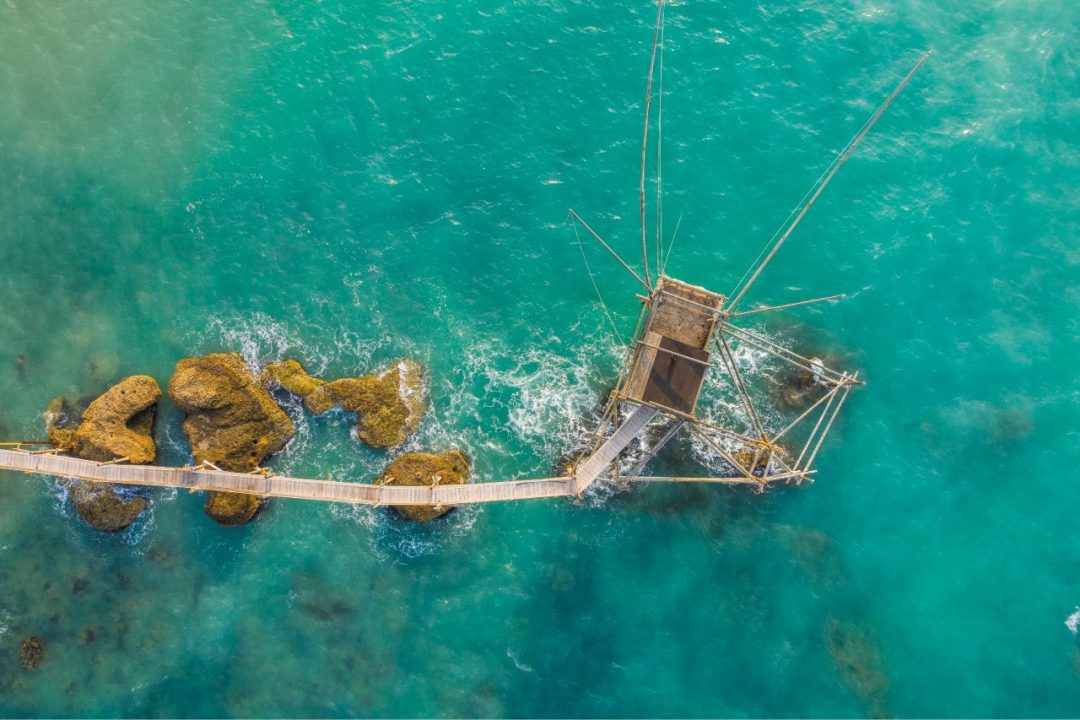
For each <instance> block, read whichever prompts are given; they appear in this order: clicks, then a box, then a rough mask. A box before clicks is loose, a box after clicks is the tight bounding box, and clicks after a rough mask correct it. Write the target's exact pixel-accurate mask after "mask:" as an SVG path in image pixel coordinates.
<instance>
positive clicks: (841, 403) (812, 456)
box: [806, 386, 851, 467]
mask: <svg viewBox="0 0 1080 720" xmlns="http://www.w3.org/2000/svg"><path fill="white" fill-rule="evenodd" d="M850 392H851V386H847V387H845V388H844V391H843V394H842V395H841V396H840V400H839V401H838V402H837V403H836V408H835V409H834V410H833V414H832V417H830V418H829V422H828V423H826V425H825V429H824V430H823V431H822V432H821V437H819V438H818V442H817V445H816V446H815V447H814V451H813V452H812V453H810V458H809V459H808V460H807V461H806V467H810V466H811V465H813V464H814V460H815V458H817V454H818V451H819V450H821V445H822V444H823V443H824V442H825V438H826V436H828V434H829V430H830V429H832V424H833V422H834V421H835V420H836V416H837V415H839V414H840V408H842V407H843V406H844V401H845V400H847V397H848V394H849V393H850Z"/></svg>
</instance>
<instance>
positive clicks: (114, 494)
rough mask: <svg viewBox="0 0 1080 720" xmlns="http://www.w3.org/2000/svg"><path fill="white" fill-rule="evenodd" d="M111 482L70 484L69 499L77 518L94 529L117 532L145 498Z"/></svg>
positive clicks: (138, 510)
mask: <svg viewBox="0 0 1080 720" xmlns="http://www.w3.org/2000/svg"><path fill="white" fill-rule="evenodd" d="M130 492H131V491H130V490H123V489H121V488H118V487H116V486H115V485H107V484H105V483H93V482H78V481H76V482H73V483H71V501H72V502H73V503H74V505H75V512H77V513H79V517H81V518H82V519H83V520H85V521H86V522H87V524H89V525H90V526H91V527H93V528H94V529H96V530H104V531H105V532H120V531H121V530H123V529H124V528H126V527H127V526H128V525H130V524H131V523H133V522H135V519H136V518H137V517H139V513H141V512H142V511H143V510H145V509H146V505H147V503H146V498H144V497H142V496H140V495H132V494H130Z"/></svg>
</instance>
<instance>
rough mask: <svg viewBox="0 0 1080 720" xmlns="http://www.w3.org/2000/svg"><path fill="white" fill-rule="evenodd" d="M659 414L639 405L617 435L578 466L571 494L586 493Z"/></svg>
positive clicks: (650, 408)
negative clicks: (605, 469)
mask: <svg viewBox="0 0 1080 720" xmlns="http://www.w3.org/2000/svg"><path fill="white" fill-rule="evenodd" d="M658 412H659V410H657V409H656V408H654V407H650V406H649V405H638V407H637V409H636V410H634V413H633V414H632V415H631V416H630V417H628V418H627V419H626V421H625V422H624V423H623V424H622V425H620V426H619V429H618V430H616V431H615V434H614V435H612V436H611V437H609V438H608V439H607V440H606V441H605V442H604V444H603V445H601V446H600V447H599V448H597V450H596V452H594V453H593V454H592V455H590V456H589V457H588V459H586V460H585V461H583V462H582V463H581V464H580V465H578V466H577V471H576V472H575V473H574V477H573V480H572V481H571V483H570V490H571V492H572V493H573V494H574V495H580V494H581V493H583V492H585V489H586V488H588V487H589V486H590V485H592V483H593V481H594V480H596V478H597V477H599V476H600V473H602V472H603V471H604V468H606V467H607V466H608V465H610V464H611V462H612V461H613V460H614V459H615V458H616V457H617V456H618V455H619V453H621V452H622V451H623V450H625V449H626V446H627V445H629V444H630V442H631V441H632V440H633V439H634V438H635V437H637V436H638V435H639V434H640V433H641V431H642V430H644V429H645V426H646V425H648V424H649V421H650V420H652V419H653V418H654V417H656V413H658Z"/></svg>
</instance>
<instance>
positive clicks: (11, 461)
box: [0, 450, 570, 505]
mask: <svg viewBox="0 0 1080 720" xmlns="http://www.w3.org/2000/svg"><path fill="white" fill-rule="evenodd" d="M0 470H15V471H17V472H25V473H34V474H42V475H54V476H57V477H68V478H75V479H77V480H88V481H91V482H107V483H113V484H115V485H139V486H149V487H175V488H187V489H188V490H191V491H195V490H207V491H215V492H235V493H244V494H247V495H258V496H259V497H281V498H296V499H301V500H321V501H323V502H342V503H353V504H363V505H467V504H472V503H486V502H506V501H510V500H532V499H535V498H550V497H565V496H567V495H569V494H570V492H569V480H570V478H566V477H557V478H541V479H537V480H507V481H505V482H489V483H469V484H465V485H444V486H442V487H408V486H397V485H369V484H367V483H352V482H340V481H336V480H307V479H303V478H293V477H285V476H280V475H271V476H269V477H264V476H262V475H253V474H245V473H234V472H223V471H220V470H194V469H191V468H173V467H161V466H158V465H121V464H114V465H106V464H102V463H96V462H93V461H91V460H80V459H78V458H73V457H67V456H64V455H55V454H48V453H42V454H32V453H27V452H21V451H17V450H0Z"/></svg>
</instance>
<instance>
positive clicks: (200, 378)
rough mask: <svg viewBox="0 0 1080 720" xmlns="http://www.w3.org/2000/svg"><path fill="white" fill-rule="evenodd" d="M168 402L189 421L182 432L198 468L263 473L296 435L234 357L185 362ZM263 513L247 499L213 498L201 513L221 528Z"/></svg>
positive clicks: (214, 356)
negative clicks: (269, 459) (204, 464)
mask: <svg viewBox="0 0 1080 720" xmlns="http://www.w3.org/2000/svg"><path fill="white" fill-rule="evenodd" d="M169 397H170V398H172V401H173V404H174V405H176V407H178V408H179V409H180V410H181V411H182V412H184V413H185V414H186V415H187V417H186V418H185V419H184V425H183V427H184V432H185V433H186V434H187V436H188V440H189V441H190V442H191V452H192V454H193V455H194V456H195V460H196V462H200V463H202V462H210V463H213V464H214V465H216V466H217V467H219V468H221V469H222V470H232V471H236V472H247V471H250V470H253V469H255V468H257V467H259V466H260V465H261V464H262V463H263V461H264V460H266V458H267V457H269V456H270V455H272V454H274V453H275V452H277V451H278V450H280V449H281V448H283V447H285V443H287V442H288V441H289V439H290V438H291V437H292V436H293V433H294V432H295V428H294V427H293V423H292V420H290V419H289V416H288V415H286V414H285V412H284V411H283V410H282V409H281V408H280V407H278V405H277V403H275V402H274V399H273V398H272V397H270V394H269V393H268V392H267V391H266V390H265V388H263V387H262V386H261V385H259V384H258V383H257V382H256V381H255V378H254V376H253V375H252V372H251V370H250V369H249V368H248V366H247V363H245V362H244V360H243V358H241V357H240V356H239V355H237V354H236V353H213V354H210V355H203V356H202V357H196V358H185V359H183V360H181V361H180V362H178V363H177V364H176V370H175V372H174V373H173V376H172V379H171V380H170V381H169ZM259 507H260V501H259V500H258V499H257V498H255V497H252V496H249V495H239V496H234V495H233V494H232V493H211V494H210V497H209V499H207V501H206V505H205V506H204V508H203V509H204V510H205V511H206V514H207V515H209V516H210V517H212V518H214V519H215V520H217V521H218V522H220V523H222V524H223V525H239V524H243V523H245V522H248V521H249V520H251V519H252V518H253V517H255V514H256V513H257V512H258V510H259Z"/></svg>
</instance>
